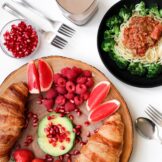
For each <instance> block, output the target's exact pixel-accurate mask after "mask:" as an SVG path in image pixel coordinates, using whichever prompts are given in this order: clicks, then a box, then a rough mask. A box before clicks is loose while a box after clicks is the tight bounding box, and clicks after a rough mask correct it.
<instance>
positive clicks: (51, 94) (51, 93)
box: [46, 88, 58, 99]
mask: <svg viewBox="0 0 162 162" xmlns="http://www.w3.org/2000/svg"><path fill="white" fill-rule="evenodd" d="M57 94H58V93H57V91H56V90H55V89H54V88H51V89H50V90H48V91H47V93H46V98H47V99H53V98H55V97H56V96H57Z"/></svg>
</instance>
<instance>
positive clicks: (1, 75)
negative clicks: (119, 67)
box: [0, 0, 162, 162]
mask: <svg viewBox="0 0 162 162" xmlns="http://www.w3.org/2000/svg"><path fill="white" fill-rule="evenodd" d="M116 1H117V0H99V10H98V12H97V14H96V15H95V17H94V18H93V19H92V20H91V21H90V22H89V23H88V24H86V25H85V26H82V27H78V26H75V25H74V24H72V23H71V22H69V21H68V20H67V19H66V18H65V17H64V16H63V15H62V14H61V11H60V10H59V8H58V6H57V4H56V2H55V0H29V2H31V3H32V4H33V5H35V6H37V7H38V8H39V9H41V10H42V11H44V12H45V13H47V14H48V15H50V16H51V17H53V18H54V19H56V18H57V19H59V20H62V21H63V22H64V23H67V24H69V25H71V26H72V27H74V28H75V29H76V30H77V33H76V35H75V36H74V37H73V38H72V39H68V40H69V44H68V45H67V46H66V48H65V49H63V50H59V49H57V48H55V47H53V46H51V45H48V44H47V43H46V42H44V41H43V40H42V41H41V47H40V49H39V50H38V51H37V53H36V54H35V55H32V56H30V57H28V58H25V59H20V60H18V59H13V58H10V57H8V56H6V55H5V54H4V53H3V52H2V50H1V49H0V83H2V82H3V80H4V79H5V77H6V76H7V75H8V74H9V73H10V72H12V71H13V70H15V69H17V68H18V67H20V66H21V65H23V64H25V63H27V62H28V61H29V60H32V59H36V58H39V57H42V56H48V55H61V56H66V57H71V58H75V59H78V60H82V61H85V62H87V63H89V64H91V65H93V66H95V67H97V68H98V69H99V70H101V71H102V72H103V73H105V74H106V76H107V77H108V78H109V79H110V80H111V81H112V82H113V83H114V85H115V86H116V87H117V88H118V90H119V92H120V93H121V94H122V95H123V97H124V99H125V100H126V102H127V104H128V107H129V110H130V112H131V115H132V119H133V121H135V119H136V118H137V117H139V116H146V115H145V114H144V109H145V108H146V106H147V105H148V104H152V105H154V106H157V107H158V108H159V109H161V111H162V102H161V101H162V87H161V86H160V87H156V88H151V89H142V88H135V87H132V86H129V85H126V84H125V83H123V82H121V81H119V80H118V79H116V78H115V77H114V76H113V75H112V74H111V73H110V72H108V71H107V69H106V68H105V67H104V65H103V63H102V62H101V60H100V57H99V54H98V51H97V45H96V44H97V43H96V38H97V30H98V27H99V23H100V21H101V19H102V17H103V15H104V14H105V12H106V11H107V10H108V9H109V8H110V7H111V6H112V5H113V4H114V3H115V2H116ZM4 2H10V3H12V4H13V5H14V6H15V7H17V8H18V9H20V10H21V11H23V12H24V13H25V14H26V15H27V16H30V17H31V18H32V19H33V20H34V21H35V22H37V23H39V24H40V25H42V27H44V28H47V27H48V28H50V25H49V24H48V23H47V22H46V21H44V20H42V19H40V18H39V17H38V16H36V15H35V14H31V13H30V12H29V11H27V10H25V9H24V8H22V7H21V6H19V5H15V4H14V3H13V2H12V1H11V0H10V1H9V0H8V1H7V0H6V1H5V0H0V5H2V4H3V3H4ZM13 19H15V17H13V16H11V15H10V14H8V13H6V12H5V11H3V10H2V9H1V8H0V29H1V28H2V27H3V26H4V25H5V23H7V22H8V21H10V20H13ZM161 161H162V145H160V144H159V143H158V142H156V141H150V140H146V139H144V138H142V137H140V136H139V135H138V134H137V133H136V131H134V149H133V153H132V156H131V159H130V162H161Z"/></svg>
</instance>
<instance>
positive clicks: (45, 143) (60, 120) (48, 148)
mask: <svg viewBox="0 0 162 162" xmlns="http://www.w3.org/2000/svg"><path fill="white" fill-rule="evenodd" d="M48 116H54V119H52V120H48ZM51 122H52V123H53V124H54V125H58V124H60V125H61V126H63V127H64V128H65V129H66V130H67V131H69V132H70V133H69V135H68V138H69V139H70V142H67V141H63V142H59V141H57V145H56V146H53V145H52V144H50V143H49V140H48V138H47V137H46V133H45V128H47V127H48V124H49V123H51ZM74 141H75V133H74V132H73V124H72V122H71V120H70V119H69V118H67V117H60V114H57V113H50V114H49V115H47V116H45V117H44V118H43V119H42V120H41V122H40V123H39V126H38V145H39V147H40V148H41V149H42V151H44V152H45V153H47V154H49V155H52V156H60V155H64V154H66V153H67V152H69V151H70V150H71V149H72V147H73V146H74ZM61 146H64V147H65V149H63V150H62V149H60V148H61Z"/></svg>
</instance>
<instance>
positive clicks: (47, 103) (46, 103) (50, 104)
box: [42, 99, 54, 109]
mask: <svg viewBox="0 0 162 162" xmlns="http://www.w3.org/2000/svg"><path fill="white" fill-rule="evenodd" d="M42 104H43V105H44V106H45V107H46V108H47V109H52V108H53V106H54V100H53V99H43V100H42Z"/></svg>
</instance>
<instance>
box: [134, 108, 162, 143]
mask: <svg viewBox="0 0 162 162" xmlns="http://www.w3.org/2000/svg"><path fill="white" fill-rule="evenodd" d="M145 113H146V114H147V115H148V116H149V117H150V118H151V120H150V119H148V118H144V117H139V118H137V119H136V121H135V126H136V130H137V132H138V133H139V134H140V135H141V136H143V137H145V138H147V139H155V140H157V141H159V142H160V143H162V138H161V137H160V135H159V127H162V113H161V112H160V111H159V110H157V109H156V108H155V107H154V106H152V105H149V106H148V107H147V108H146V110H145ZM157 126H159V127H157Z"/></svg>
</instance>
